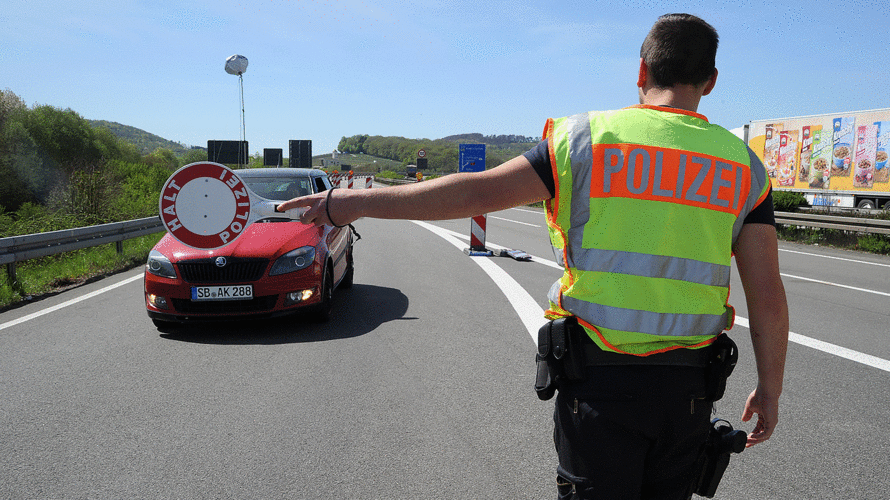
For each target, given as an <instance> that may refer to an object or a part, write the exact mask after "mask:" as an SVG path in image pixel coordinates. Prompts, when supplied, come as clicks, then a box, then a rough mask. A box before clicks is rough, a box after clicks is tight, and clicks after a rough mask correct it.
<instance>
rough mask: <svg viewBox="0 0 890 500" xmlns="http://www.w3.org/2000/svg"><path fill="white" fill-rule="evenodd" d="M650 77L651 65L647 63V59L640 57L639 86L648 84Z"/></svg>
mask: <svg viewBox="0 0 890 500" xmlns="http://www.w3.org/2000/svg"><path fill="white" fill-rule="evenodd" d="M648 79H649V66H647V65H646V61H644V60H643V58H642V57H641V58H640V73H639V75H638V76H637V87H639V88H643V87H645V86H646V81H647V80H648Z"/></svg>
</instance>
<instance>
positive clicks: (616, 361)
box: [583, 343, 713, 368]
mask: <svg viewBox="0 0 890 500" xmlns="http://www.w3.org/2000/svg"><path fill="white" fill-rule="evenodd" d="M583 347H584V358H585V362H586V364H587V366H625V365H648V366H693V367H701V368H704V367H706V366H708V363H710V361H711V359H712V356H713V353H712V350H711V348H710V346H707V347H702V348H700V349H686V348H680V349H674V350H672V351H667V352H660V353H657V354H650V355H648V356H634V355H632V354H619V353H616V352H609V351H604V350H602V349H600V348H599V347H598V346H597V345H596V344H593V343H590V344H588V343H585V344H584V345H583Z"/></svg>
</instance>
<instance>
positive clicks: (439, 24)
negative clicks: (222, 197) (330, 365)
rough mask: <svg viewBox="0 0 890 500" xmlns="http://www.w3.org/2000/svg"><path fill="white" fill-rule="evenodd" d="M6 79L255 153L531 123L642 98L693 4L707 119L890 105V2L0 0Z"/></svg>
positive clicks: (134, 121) (179, 136) (0, 53)
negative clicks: (709, 76) (713, 68)
mask: <svg viewBox="0 0 890 500" xmlns="http://www.w3.org/2000/svg"><path fill="white" fill-rule="evenodd" d="M3 4H4V5H3V8H2V9H0V89H6V90H10V91H12V92H13V93H15V94H16V95H18V96H19V97H20V98H22V99H23V100H24V101H25V102H26V103H27V104H28V105H41V104H48V105H51V106H55V107H57V108H61V109H68V108H70V109H72V110H74V111H76V112H77V113H79V114H80V115H81V116H83V117H84V118H87V119H91V120H107V121H112V122H118V123H121V124H124V125H130V126H133V127H137V128H140V129H143V130H145V131H147V132H150V133H153V134H156V135H159V136H161V137H163V138H165V139H170V140H173V141H176V142H180V143H183V144H186V145H197V146H206V145H207V141H208V140H238V139H240V138H241V134H242V128H241V127H242V107H241V86H240V83H242V82H239V78H238V76H236V75H230V74H228V73H226V71H225V61H226V59H227V58H228V57H229V56H231V55H234V54H240V55H243V56H244V57H246V58H247V59H248V62H249V65H248V68H247V70H246V72H245V73H244V75H243V89H244V108H243V110H244V112H243V118H244V133H245V136H246V138H247V140H248V141H249V147H250V150H251V152H252V153H253V152H261V151H262V150H263V149H264V148H282V149H284V151H285V156H286V155H287V148H288V141H289V140H291V139H309V140H312V141H313V154H315V155H318V154H324V153H329V152H331V151H333V150H334V149H335V148H336V147H337V144H338V143H339V141H340V139H341V138H342V137H344V136H346V137H348V136H352V135H356V134H368V135H381V136H402V137H408V138H413V139H438V138H442V137H445V136H448V135H454V134H465V133H482V134H486V135H498V134H516V135H526V136H534V137H538V136H540V134H541V132H542V130H543V127H544V122H545V121H546V119H547V118H550V117H560V116H566V115H570V114H575V113H579V112H583V111H590V110H605V109H615V108H621V107H625V106H629V105H633V104H636V103H637V102H638V96H637V88H636V79H637V72H638V69H639V51H640V45H641V43H642V41H643V38H644V37H645V36H646V33H647V32H648V30H649V28H650V27H651V26H652V23H653V22H654V21H655V19H656V18H657V17H658V16H659V15H661V14H665V13H668V12H688V13H691V14H695V15H698V16H700V17H702V18H703V19H705V20H706V21H708V22H709V23H711V24H712V25H713V26H714V27H715V28H716V29H717V31H718V33H719V35H720V48H719V50H718V54H717V68H718V71H719V76H718V80H717V86H716V88H715V89H714V92H713V93H712V94H711V95H710V96H707V97H705V98H704V99H703V100H702V103H701V105H700V107H699V112H700V113H702V114H704V115H705V116H707V117H708V119H709V120H710V121H711V122H712V123H717V124H719V125H722V126H724V127H726V128H729V129H732V128H736V127H740V126H742V125H744V124H745V123H747V122H749V121H752V120H762V119H770V118H784V117H790V116H800V115H814V114H822V113H837V112H843V111H860V110H870V109H877V108H887V107H890V97H888V96H890V70H888V67H890V0H880V1H868V0H859V1H855V2H854V1H843V0H837V1H824V0H812V1H808V2H797V1H791V0H785V1H770V2H759V1H758V2H755V1H730V0H723V1H691V2H683V1H671V2H662V1H654V0H653V1H636V0H624V1H621V0H617V1H611V2H600V1H596V0H564V1H553V0H551V1H547V0H544V1H540V0H539V1H515V0H514V1H502V0H435V1H428V0H383V1H372V0H364V1H362V0H256V1H248V0H216V1H212V2H211V1H189V0H175V1H169V0H115V1H96V0H78V1H51V0H26V1H23V0H4V2H3Z"/></svg>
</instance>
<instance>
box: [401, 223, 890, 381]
mask: <svg viewBox="0 0 890 500" xmlns="http://www.w3.org/2000/svg"><path fill="white" fill-rule="evenodd" d="M412 222H414V223H415V224H418V225H421V226H422V227H425V228H427V229H429V230H430V231H432V232H434V233H436V234H437V235H439V236H441V237H442V238H445V239H446V240H448V241H449V242H450V243H451V244H452V245H454V246H456V247H458V248H463V243H461V242H457V243H455V241H457V240H456V239H455V237H461V238H464V239H469V237H467V236H464V235H462V234H460V233H457V232H455V231H451V230H450V229H444V228H441V227H438V226H434V225H432V224H427V223H421V222H417V221H412ZM486 245H487V246H490V247H492V248H504V247H499V246H498V245H495V244H493V243H488V242H486ZM474 260H475V261H476V263H477V264H479V265H480V266H482V267H483V269H485V267H484V266H483V265H482V264H481V262H488V263H490V264H491V265H492V266H495V267H497V266H496V265H495V264H494V263H492V262H491V261H490V260H488V259H487V258H485V257H475V258H474ZM532 261H533V262H538V263H541V264H545V265H549V266H551V267H555V268H557V269H562V267H560V266H559V265H558V264H556V262H553V261H547V260H546V259H542V258H540V257H533V258H532ZM498 269H500V268H498ZM486 272H488V271H487V270H486ZM504 274H505V275H506V273H504ZM489 276H491V273H489ZM506 277H507V278H508V279H509V280H510V281H512V282H513V283H516V281H515V280H513V278H510V277H509V275H506ZM492 279H494V280H495V283H498V286H500V284H499V282H498V280H497V279H495V278H494V276H492ZM516 286H518V284H516ZM501 290H502V291H503V292H504V294H505V295H507V299H508V300H511V304H512V303H513V302H512V299H510V296H509V293H508V290H507V289H505V288H504V287H501ZM519 290H520V291H521V294H522V295H524V296H525V297H528V298H529V299H531V295H529V293H528V292H527V291H525V289H523V288H521V287H520V288H519ZM865 291H868V290H865ZM878 293H880V292H878ZM534 306H535V307H536V308H537V309H538V311H540V313H538V314H539V318H543V316H544V310H543V309H541V307H540V306H538V305H537V303H535V304H534ZM513 308H514V309H516V311H517V312H520V311H519V309H518V308H517V306H516V305H514V306H513ZM526 314H528V312H526ZM520 318H521V319H522V322H523V323H525V325H526V328H529V334H530V335H531V337H532V340H533V341H535V345H537V342H538V330H537V328H538V327H534V330H532V329H531V327H530V326H529V325H530V324H531V325H534V324H535V322H534V321H527V320H526V319H524V318H522V313H520ZM735 322H736V324H737V325H739V326H743V327H745V328H748V329H750V328H751V327H750V326H749V323H748V318H743V317H741V316H736V318H735ZM540 324H541V321H540V320H538V321H537V325H538V326H540ZM788 340H789V341H791V342H794V343H795V344H800V345H803V346H807V347H810V348H813V349H816V350H817V351H822V352H825V353H828V354H833V355H835V356H838V357H841V358H844V359H848V360H850V361H855V362H857V363H861V364H864V365H867V366H871V367H872V368H877V369H879V370H883V371H886V372H890V361H887V360H885V359H882V358H879V357H877V356H872V355H870V354H865V353H862V352H859V351H854V350H852V349H847V348H846V347H841V346H838V345H834V344H830V343H828V342H823V341H821V340H817V339H814V338H811V337H807V336H805V335H800V334H798V333H794V332H790V333H789V334H788Z"/></svg>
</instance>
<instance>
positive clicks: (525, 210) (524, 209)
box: [510, 208, 544, 215]
mask: <svg viewBox="0 0 890 500" xmlns="http://www.w3.org/2000/svg"><path fill="white" fill-rule="evenodd" d="M510 210H516V211H517V212H528V213H530V214H538V215H543V214H544V212H542V211H540V210H529V209H527V208H511V209H510Z"/></svg>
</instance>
